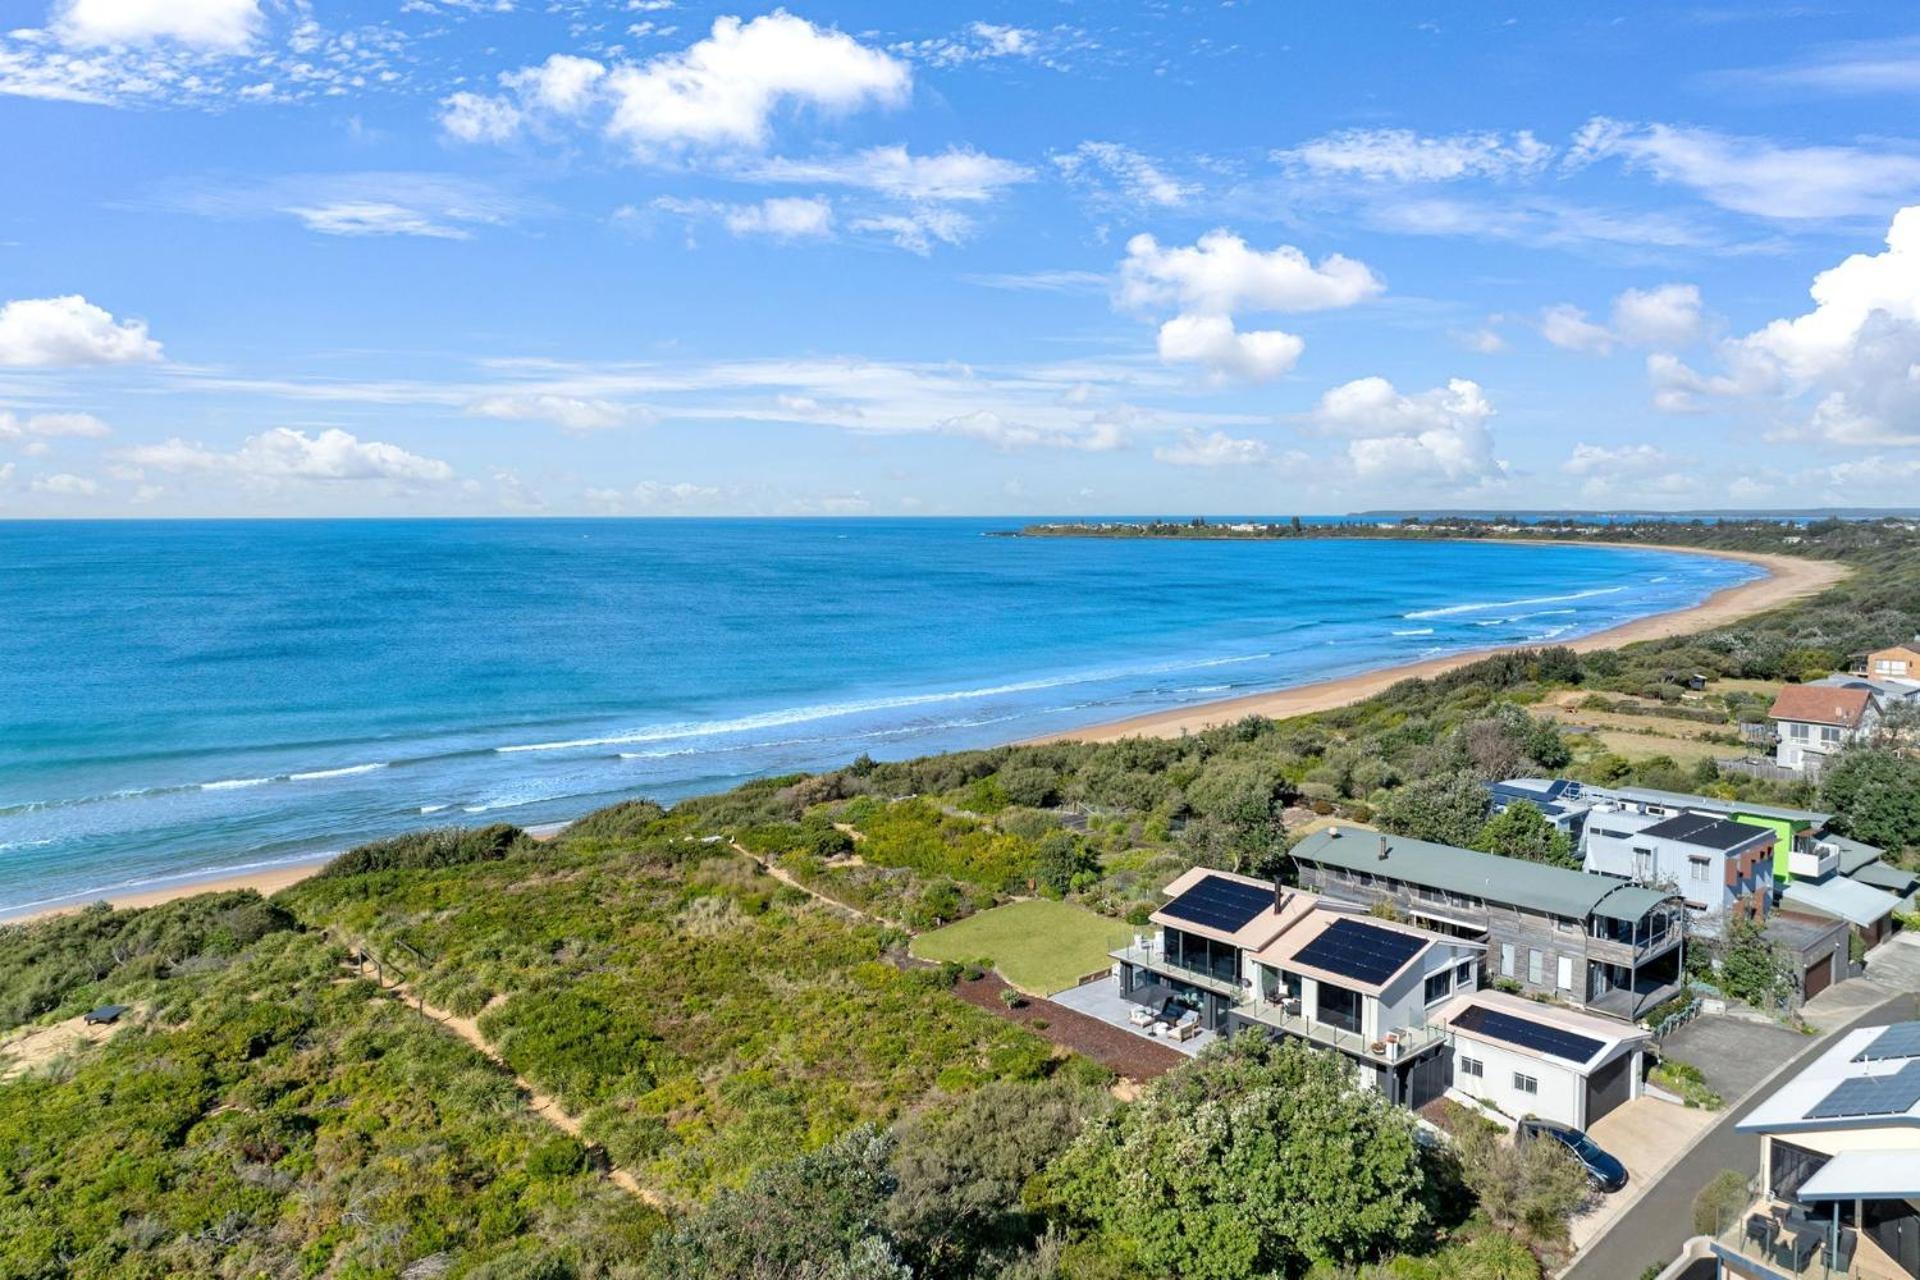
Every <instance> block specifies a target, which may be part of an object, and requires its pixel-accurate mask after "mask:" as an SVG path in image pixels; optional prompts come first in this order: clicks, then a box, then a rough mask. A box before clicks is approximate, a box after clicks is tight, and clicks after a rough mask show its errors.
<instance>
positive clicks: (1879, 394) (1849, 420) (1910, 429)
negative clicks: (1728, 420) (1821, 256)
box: [1648, 206, 1920, 445]
mask: <svg viewBox="0 0 1920 1280" xmlns="http://www.w3.org/2000/svg"><path fill="white" fill-rule="evenodd" d="M1886 243H1887V248H1886V250H1885V252H1882V253H1877V254H1865V253H1859V254H1854V255H1853V256H1851V257H1849V258H1847V259H1846V260H1845V261H1843V262H1841V263H1840V264H1839V265H1838V266H1835V267H1831V268H1829V269H1828V270H1826V271H1823V272H1821V273H1820V274H1819V275H1817V276H1815V277H1814V280H1813V284H1812V287H1811V289H1810V293H1811V295H1812V297H1813V302H1814V307H1813V310H1811V311H1808V312H1806V313H1804V314H1802V315H1799V316H1794V317H1791V318H1782V319H1778V320H1774V321H1772V322H1771V323H1769V324H1767V325H1766V326H1764V327H1763V328H1761V329H1758V330H1756V331H1755V332H1753V333H1750V334H1748V335H1747V336H1745V337H1744V338H1739V339H1734V340H1731V341H1727V342H1723V343H1721V344H1720V347H1719V354H1720V357H1721V359H1722V362H1723V363H1724V365H1725V372H1724V373H1721V374H1715V375H1706V374H1701V373H1697V372H1695V371H1694V370H1693V369H1691V368H1689V367H1688V366H1686V365H1685V364H1682V363H1681V362H1680V361H1679V360H1677V359H1673V358H1671V357H1656V358H1655V359H1651V360H1649V362H1648V370H1649V373H1650V374H1651V375H1652V376H1653V378H1654V381H1655V386H1656V389H1657V402H1659V403H1661V404H1662V407H1666V408H1675V409H1684V408H1690V407H1694V406H1695V404H1696V403H1697V397H1699V396H1703V395H1710V396H1734V397H1755V396H1772V397H1778V398H1780V399H1782V400H1783V401H1785V402H1788V403H1792V402H1796V401H1799V400H1800V399H1801V398H1802V397H1810V398H1812V399H1813V401H1814V407H1813V409H1812V411H1811V412H1810V413H1809V414H1808V416H1807V418H1806V420H1805V426H1804V428H1803V433H1804V434H1807V435H1810V436H1812V437H1813V438H1816V439H1820V440H1825V441H1828V442H1830V443H1835V444H1844V445H1887V444H1901V445H1909V444H1920V206H1912V207H1909V208H1905V209H1902V210H1901V211H1900V212H1899V213H1897V214H1895V215H1894V218H1893V223H1892V226H1891V227H1890V228H1889V229H1888V231H1887V238H1886Z"/></svg>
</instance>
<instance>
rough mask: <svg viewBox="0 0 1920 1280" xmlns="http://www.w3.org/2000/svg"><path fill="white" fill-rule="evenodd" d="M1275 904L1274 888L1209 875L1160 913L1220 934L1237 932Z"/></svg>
mask: <svg viewBox="0 0 1920 1280" xmlns="http://www.w3.org/2000/svg"><path fill="white" fill-rule="evenodd" d="M1272 905H1273V890H1271V889H1267V888H1263V887H1261V886H1260V885H1252V884H1242V883H1240V881H1238V880H1229V879H1227V878H1226V877H1225V876H1208V877H1207V878H1206V879H1204V880H1202V881H1201V882H1200V883H1199V884H1196V885H1195V886H1193V888H1191V889H1189V890H1187V891H1186V892H1185V893H1183V894H1181V895H1180V896H1179V897H1177V898H1175V899H1174V900H1173V901H1172V902H1169V903H1168V904H1167V905H1166V906H1164V907H1162V908H1160V911H1161V913H1162V914H1164V915H1169V916H1172V917H1174V918H1175V919H1177V920H1191V921H1192V922H1193V923H1194V924H1197V925H1204V926H1206V927H1207V928H1209V929H1218V930H1219V931H1220V932H1221V933H1238V932H1239V931H1240V930H1241V929H1242V928H1243V927H1245V925H1246V923H1247V921H1249V920H1251V919H1253V918H1254V917H1255V916H1257V915H1259V914H1260V913H1261V912H1262V911H1265V910H1266V909H1267V908H1268V907H1270V906H1272Z"/></svg>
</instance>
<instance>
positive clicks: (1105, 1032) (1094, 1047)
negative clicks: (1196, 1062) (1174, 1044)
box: [953, 973, 1188, 1080]
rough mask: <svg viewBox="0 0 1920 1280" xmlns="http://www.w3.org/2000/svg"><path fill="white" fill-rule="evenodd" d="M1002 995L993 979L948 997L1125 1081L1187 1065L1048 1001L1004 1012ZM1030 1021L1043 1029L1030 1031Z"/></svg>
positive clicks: (1032, 1000) (1001, 985) (958, 988)
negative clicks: (1088, 1060)
mask: <svg viewBox="0 0 1920 1280" xmlns="http://www.w3.org/2000/svg"><path fill="white" fill-rule="evenodd" d="M1005 990H1009V988H1008V986H1007V984H1006V983H1005V982H1003V981H1002V980H1001V978H1000V976H999V975H998V974H994V973H989V974H988V975H987V976H986V977H984V978H979V979H977V980H975V981H972V982H968V981H965V980H962V981H960V982H957V983H955V984H954V987H953V992H954V994H955V995H957V996H959V997H960V998H961V999H962V1000H965V1001H966V1002H967V1003H968V1004H971V1005H975V1006H977V1007H979V1008H982V1009H985V1010H986V1011H987V1012H988V1013H991V1014H993V1015H994V1016H996V1017H1000V1018H1005V1019H1006V1020H1007V1021H1009V1022H1017V1023H1019V1024H1020V1025H1022V1026H1024V1027H1027V1028H1028V1029H1029V1030H1031V1031H1032V1032H1033V1033H1034V1034H1035V1035H1038V1036H1042V1037H1044V1038H1046V1039H1048V1040H1050V1041H1052V1042H1053V1043H1054V1044H1057V1045H1059V1046H1061V1047H1062V1048H1064V1049H1071V1050H1073V1051H1074V1052H1075V1053H1079V1054H1084V1055H1085V1056H1086V1057H1089V1058H1092V1059H1093V1060H1094V1061H1095V1062H1097V1063H1099V1064H1100V1065H1101V1066H1103V1067H1105V1068H1107V1069H1108V1070H1109V1071H1112V1072H1114V1073H1115V1074H1116V1075H1120V1076H1124V1077H1126V1078H1127V1079H1129V1080H1151V1079H1153V1078H1154V1077H1155V1076H1160V1075H1165V1074H1166V1073H1167V1072H1169V1071H1171V1070H1173V1068H1175V1067H1177V1066H1179V1065H1180V1064H1181V1063H1183V1062H1186V1061H1188V1059H1187V1056H1186V1055H1185V1054H1183V1053H1180V1052H1179V1051H1177V1050H1174V1049H1169V1048H1168V1047H1167V1046H1165V1045H1163V1044H1155V1043H1154V1042H1153V1041H1151V1040H1149V1039H1147V1038H1146V1037H1144V1036H1137V1035H1135V1034H1133V1033H1132V1032H1131V1031H1127V1030H1124V1029H1122V1028H1120V1027H1116V1026H1112V1025H1110V1024H1108V1023H1105V1022H1102V1021H1100V1019H1098V1018H1091V1017H1088V1016H1087V1015H1086V1014H1084V1013H1079V1012H1077V1011H1075V1010H1073V1009H1069V1008H1067V1007H1066V1006H1065V1005H1059V1004H1055V1003H1054V1002H1053V1001H1051V1000H1042V999H1039V998H1038V997H1036V996H1027V997H1025V1003H1023V1004H1022V1005H1021V1006H1020V1007H1019V1008H1017V1009H1009V1008H1008V1007H1007V1006H1006V1004H1005V1003H1003V1002H1002V1001H1001V999H1000V993H1001V992H1002V991H1005ZM1036 1019H1037V1020H1039V1021H1041V1022H1044V1023H1046V1024H1047V1025H1046V1026H1044V1027H1036V1026H1034V1025H1033V1024H1034V1021H1035V1020H1036Z"/></svg>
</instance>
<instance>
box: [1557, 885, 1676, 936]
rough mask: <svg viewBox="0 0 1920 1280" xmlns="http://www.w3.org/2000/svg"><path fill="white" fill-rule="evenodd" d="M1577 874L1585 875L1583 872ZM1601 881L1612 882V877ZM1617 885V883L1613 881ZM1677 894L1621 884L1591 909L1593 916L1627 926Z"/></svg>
mask: <svg viewBox="0 0 1920 1280" xmlns="http://www.w3.org/2000/svg"><path fill="white" fill-rule="evenodd" d="M1577 874H1580V875H1585V874H1586V873H1585V872H1578V873H1577ZM1598 878H1599V879H1602V880H1612V879H1613V877H1612V876H1600V877H1598ZM1615 883H1616V884H1619V882H1618V881H1615ZM1678 896H1679V895H1678V894H1674V893H1669V892H1668V891H1667V890H1665V889H1649V888H1647V887H1646V886H1645V885H1639V884H1621V885H1620V887H1619V888H1617V889H1615V890H1614V891H1613V892H1612V893H1610V894H1608V895H1607V896H1606V897H1604V898H1602V899H1600V901H1599V902H1598V903H1597V904H1595V906H1594V908H1593V914H1594V915H1597V916H1600V917H1602V918H1604V919H1607V920H1625V921H1627V922H1628V923H1629V924H1631V923H1632V922H1633V921H1635V920H1638V919H1640V918H1641V917H1642V916H1644V915H1646V914H1647V912H1649V911H1651V910H1653V909H1654V908H1655V907H1657V906H1659V905H1660V904H1661V903H1663V902H1671V901H1673V900H1674V899H1675V898H1676V897H1678Z"/></svg>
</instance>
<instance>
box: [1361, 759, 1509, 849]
mask: <svg viewBox="0 0 1920 1280" xmlns="http://www.w3.org/2000/svg"><path fill="white" fill-rule="evenodd" d="M1490 804H1491V801H1490V799H1489V797H1488V795H1487V789H1486V788H1485V787H1483V786H1481V785H1480V781H1479V779H1477V778H1475V777H1474V775H1473V774H1471V773H1467V772H1464V771H1463V772H1458V773H1443V774H1438V775H1436V776H1434V777H1430V778H1421V779H1419V780H1417V781H1414V782H1410V783H1408V784H1407V785H1406V786H1404V787H1401V788H1400V789H1399V790H1398V791H1395V792H1393V793H1392V794H1391V795H1389V796H1388V797H1387V799H1386V802H1385V803H1383V804H1382V805H1381V806H1380V810H1379V820H1380V825H1381V827H1382V828H1384V829H1385V830H1387V831H1390V832H1392V833H1393V834H1394V835H1397V836H1410V837H1412V838H1413V839H1415V840H1431V841H1433V842H1435V843H1436V844H1451V845H1460V846H1466V845H1468V844H1470V843H1471V842H1472V841H1473V839H1474V837H1475V836H1477V835H1479V833H1480V828H1481V826H1482V824H1483V823H1485V822H1486V819H1487V809H1488V807H1489V806H1490Z"/></svg>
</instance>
